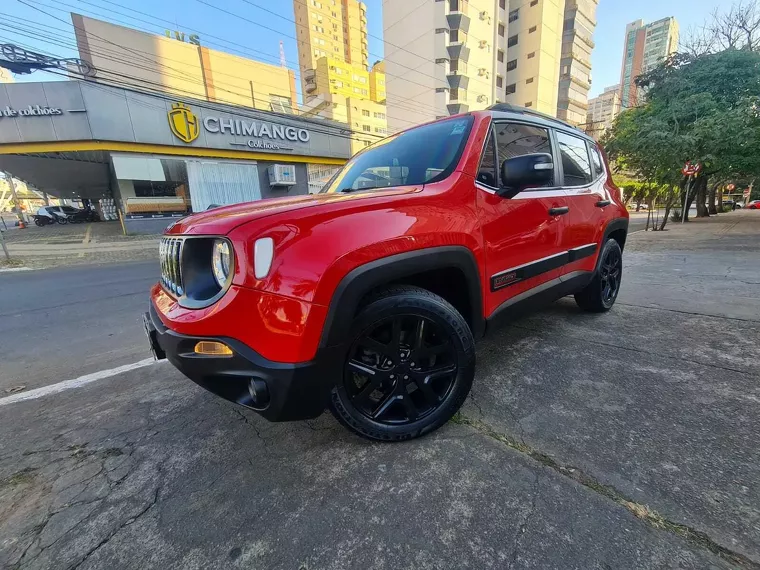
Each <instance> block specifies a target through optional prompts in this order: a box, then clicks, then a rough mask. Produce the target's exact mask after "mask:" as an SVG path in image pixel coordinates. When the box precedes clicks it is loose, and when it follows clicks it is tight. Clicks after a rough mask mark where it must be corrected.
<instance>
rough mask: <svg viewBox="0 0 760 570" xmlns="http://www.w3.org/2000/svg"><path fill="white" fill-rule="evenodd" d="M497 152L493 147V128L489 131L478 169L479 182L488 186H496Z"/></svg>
mask: <svg viewBox="0 0 760 570" xmlns="http://www.w3.org/2000/svg"><path fill="white" fill-rule="evenodd" d="M496 180H497V177H496V153H495V152H494V147H493V129H489V131H488V139H486V144H485V146H484V147H483V156H481V157H480V168H479V169H478V182H480V183H482V184H485V185H486V186H492V187H494V188H495V187H496V185H497V184H496Z"/></svg>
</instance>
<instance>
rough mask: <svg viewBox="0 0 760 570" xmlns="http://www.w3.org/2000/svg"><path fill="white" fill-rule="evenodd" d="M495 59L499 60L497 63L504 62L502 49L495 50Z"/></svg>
mask: <svg viewBox="0 0 760 570" xmlns="http://www.w3.org/2000/svg"><path fill="white" fill-rule="evenodd" d="M496 59H497V60H498V61H499V63H503V62H504V52H503V51H502V50H498V51H497V52H496Z"/></svg>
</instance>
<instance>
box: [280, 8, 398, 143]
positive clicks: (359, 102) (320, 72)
mask: <svg viewBox="0 0 760 570" xmlns="http://www.w3.org/2000/svg"><path fill="white" fill-rule="evenodd" d="M293 8H294V11H295V15H296V31H297V34H298V36H297V39H298V63H299V66H300V69H301V81H302V88H303V91H302V93H303V100H304V105H303V107H304V109H303V111H304V113H305V114H306V115H307V116H318V117H322V118H324V119H330V120H333V121H339V122H341V123H346V124H347V125H349V127H350V130H351V152H352V153H356V152H358V151H360V150H361V149H363V148H365V147H367V146H369V145H370V144H372V143H373V142H376V141H378V140H380V139H382V138H384V137H385V136H386V134H387V119H386V109H385V65H384V63H383V62H381V61H378V62H376V63H375V64H374V65H373V66H372V69H370V68H369V65H368V56H369V48H368V44H367V7H366V6H365V5H364V4H363V3H362V2H358V1H357V0H293Z"/></svg>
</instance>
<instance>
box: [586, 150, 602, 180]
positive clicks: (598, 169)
mask: <svg viewBox="0 0 760 570" xmlns="http://www.w3.org/2000/svg"><path fill="white" fill-rule="evenodd" d="M589 148H590V149H591V162H593V163H594V176H601V175H602V174H604V166H602V155H601V154H600V153H599V148H598V147H597V146H596V145H595V144H590V145H589Z"/></svg>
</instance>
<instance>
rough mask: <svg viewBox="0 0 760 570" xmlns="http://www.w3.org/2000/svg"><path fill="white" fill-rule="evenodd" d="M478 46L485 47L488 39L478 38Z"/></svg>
mask: <svg viewBox="0 0 760 570" xmlns="http://www.w3.org/2000/svg"><path fill="white" fill-rule="evenodd" d="M478 47H480V48H486V47H488V41H487V40H480V42H478Z"/></svg>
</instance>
